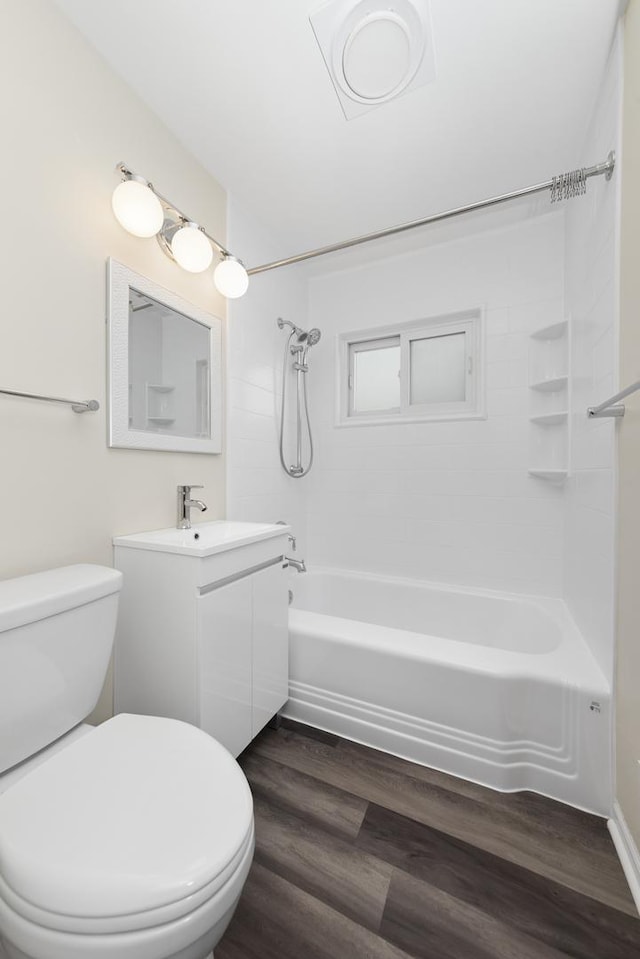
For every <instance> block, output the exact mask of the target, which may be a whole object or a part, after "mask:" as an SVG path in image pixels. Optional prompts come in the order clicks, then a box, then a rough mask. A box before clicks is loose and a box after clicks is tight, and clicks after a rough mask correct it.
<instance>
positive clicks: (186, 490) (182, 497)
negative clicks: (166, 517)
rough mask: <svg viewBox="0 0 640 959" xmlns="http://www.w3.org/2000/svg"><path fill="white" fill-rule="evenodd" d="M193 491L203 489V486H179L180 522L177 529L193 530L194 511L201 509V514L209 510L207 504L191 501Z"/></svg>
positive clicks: (199, 500) (197, 500)
mask: <svg viewBox="0 0 640 959" xmlns="http://www.w3.org/2000/svg"><path fill="white" fill-rule="evenodd" d="M192 489H203V487H202V486H179V487H178V521H177V523H176V529H191V516H190V512H191V510H192V509H199V510H200V512H201V513H204V511H205V510H206V508H207V504H206V503H203V502H202V500H201V499H191V490H192Z"/></svg>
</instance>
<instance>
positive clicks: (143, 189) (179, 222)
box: [111, 163, 249, 299]
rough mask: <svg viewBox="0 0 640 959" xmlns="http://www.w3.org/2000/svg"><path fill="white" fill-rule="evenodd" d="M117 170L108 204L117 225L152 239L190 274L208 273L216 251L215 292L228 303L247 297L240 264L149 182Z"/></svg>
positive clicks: (121, 166) (122, 168)
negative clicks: (118, 181)
mask: <svg viewBox="0 0 640 959" xmlns="http://www.w3.org/2000/svg"><path fill="white" fill-rule="evenodd" d="M116 170H117V171H118V173H119V174H120V175H121V177H122V182H121V183H119V184H118V186H117V187H116V188H115V190H114V192H113V198H112V201H111V204H112V207H113V212H114V214H115V217H116V219H117V221H118V223H120V225H121V226H123V227H124V229H125V230H127V232H129V233H131V234H133V236H139V237H152V236H155V237H156V238H157V240H158V243H159V244H160V246H161V248H162V250H163V251H164V252H165V253H166V254H167V256H169V257H171V259H172V260H174V261H175V262H176V263H177V264H178V265H179V266H181V267H182V269H183V270H187V271H188V272H189V273H202V272H204V270H208V269H209V267H210V266H211V263H212V262H213V254H214V251H215V252H216V253H217V254H218V256H219V257H220V262H219V263H218V266H217V267H216V269H215V271H214V274H213V282H214V284H215V287H216V289H217V290H218V292H219V293H221V294H222V296H225V297H227V298H229V299H234V298H235V297H238V296H242V295H243V294H244V293H246V291H247V287H248V286H249V276H248V274H247V271H246V270H245V268H244V265H243V264H242V262H241V260H239V259H238V258H237V257H235V256H233V255H232V254H231V253H230V252H229V250H227V249H226V247H224V246H223V245H222V244H221V243H219V242H218V240H216V239H215V238H214V237H212V236H210V235H209V234H208V233H207V232H206V230H205V229H204V227H202V226H199V225H198V224H197V223H195V222H194V221H193V220H192V219H191V217H188V216H187V215H186V214H185V213H183V212H182V211H181V210H179V209H178V207H177V206H175V204H173V203H171V202H170V201H169V200H167V198H166V197H164V196H162V194H161V193H158V191H157V190H156V189H154V187H153V184H152V183H150V182H149V181H148V180H145V179H144V178H143V177H141V176H138V175H137V174H135V173H133V172H132V171H131V170H129V169H128V168H127V167H126V166H125V165H124V163H119V164H118V166H117V167H116Z"/></svg>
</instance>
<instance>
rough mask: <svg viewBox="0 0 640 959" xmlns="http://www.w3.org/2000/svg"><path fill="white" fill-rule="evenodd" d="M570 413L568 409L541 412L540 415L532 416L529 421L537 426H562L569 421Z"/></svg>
mask: <svg viewBox="0 0 640 959" xmlns="http://www.w3.org/2000/svg"><path fill="white" fill-rule="evenodd" d="M568 416H569V414H568V412H567V411H566V410H558V412H556V413H541V414H540V416H530V417H529V422H530V423H535V424H536V426H562V424H563V423H566V422H567V418H568Z"/></svg>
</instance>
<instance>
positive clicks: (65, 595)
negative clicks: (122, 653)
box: [0, 565, 122, 773]
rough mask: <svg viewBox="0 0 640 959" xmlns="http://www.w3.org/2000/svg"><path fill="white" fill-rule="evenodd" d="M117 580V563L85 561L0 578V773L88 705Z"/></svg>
mask: <svg viewBox="0 0 640 959" xmlns="http://www.w3.org/2000/svg"><path fill="white" fill-rule="evenodd" d="M121 585H122V573H120V572H119V571H118V570H115V569H109V568H108V567H106V566H90V565H81V566H64V567H61V568H59V569H52V570H48V571H46V572H43V573H33V574H31V575H29V576H20V577H19V578H17V579H7V580H4V581H3V582H0V773H2V772H4V771H5V770H6V769H9V768H10V767H11V766H15V764H16V763H19V762H22V760H24V759H27V758H28V757H29V756H31V755H33V754H34V753H35V752H37V751H38V750H39V749H43V748H44V747H45V746H47V745H49V743H51V742H53V741H54V740H55V739H58V737H60V736H62V735H63V734H64V733H66V732H67V731H68V730H70V729H72V728H73V727H74V726H76V725H77V724H78V723H80V722H82V720H83V719H85V718H86V716H87V715H88V714H89V713H90V712H91V710H92V709H93V708H94V706H95V705H96V702H97V701H98V697H99V695H100V692H101V690H102V685H103V683H104V678H105V675H106V672H107V667H108V665H109V658H110V655H111V648H112V645H113V636H114V632H115V626H116V616H117V612H118V593H119V592H120V588H121Z"/></svg>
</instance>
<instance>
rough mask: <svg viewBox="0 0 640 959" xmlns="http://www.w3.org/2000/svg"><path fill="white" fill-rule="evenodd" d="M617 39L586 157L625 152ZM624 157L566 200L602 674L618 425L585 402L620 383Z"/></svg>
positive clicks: (593, 632)
mask: <svg viewBox="0 0 640 959" xmlns="http://www.w3.org/2000/svg"><path fill="white" fill-rule="evenodd" d="M621 61H622V47H621V38H620V36H619V35H618V36H617V37H616V40H615V42H614V46H613V49H612V52H611V56H610V58H609V63H608V66H607V72H606V75H605V77H604V80H603V83H602V86H601V90H600V95H599V98H598V102H597V104H596V105H595V109H594V113H593V118H592V121H591V126H590V129H589V132H588V135H587V138H586V141H585V145H584V148H583V150H582V154H581V156H580V157H579V158H578V163H579V164H580V165H585V166H588V165H591V164H593V163H598V162H601V161H602V160H604V159H605V158H606V156H607V154H608V153H609V151H610V150H615V151H616V153H617V156H618V159H620V104H621V92H622V90H621V84H622V81H621ZM620 180H621V171H620V164H618V167H617V169H616V171H615V175H614V177H613V179H612V180H611V181H610V182H607V181H606V180H605V179H604V177H597V178H594V179H593V180H591V181H590V182H589V184H588V190H587V195H586V196H584V197H580V198H579V199H578V200H573V201H571V202H570V203H568V205H567V214H566V254H565V256H566V264H567V272H566V302H567V310H568V312H569V313H570V314H571V316H572V327H573V351H572V352H573V357H572V360H573V397H572V411H571V412H572V423H571V425H572V436H573V457H572V458H573V475H572V477H571V479H570V480H569V483H568V484H567V491H566V521H565V524H566V529H565V598H566V600H567V603H568V605H569V607H570V609H571V612H572V613H573V616H574V618H575V620H576V622H577V623H578V626H579V627H580V629H581V631H582V633H583V635H584V637H585V639H586V640H587V642H588V643H589V645H590V647H591V649H592V651H593V653H594V654H595V656H596V658H597V659H598V662H599V663H600V666H601V667H602V669H603V670H604V673H605V675H606V676H607V677H608V678H609V680H611V678H612V673H613V651H614V576H615V541H614V528H615V520H614V510H615V430H616V421H615V420H612V419H602V420H588V419H587V417H586V409H587V407H588V406H595V405H597V404H598V403H599V402H601V401H602V400H604V399H606V398H607V397H608V396H611V395H612V394H613V393H615V391H616V390H617V389H618V377H617V337H618V298H619V292H618V232H619V193H620Z"/></svg>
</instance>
